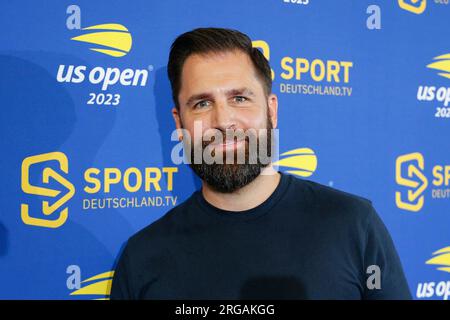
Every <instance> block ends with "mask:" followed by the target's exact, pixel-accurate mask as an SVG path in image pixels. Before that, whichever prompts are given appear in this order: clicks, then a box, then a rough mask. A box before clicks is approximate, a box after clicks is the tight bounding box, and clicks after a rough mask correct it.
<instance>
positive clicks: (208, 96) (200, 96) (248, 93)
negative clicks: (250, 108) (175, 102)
mask: <svg viewBox="0 0 450 320" xmlns="http://www.w3.org/2000/svg"><path fill="white" fill-rule="evenodd" d="M225 94H226V95H227V96H238V95H246V96H252V97H253V96H255V94H254V93H253V91H252V90H250V89H249V88H246V87H243V88H238V89H230V90H228V91H226V92H225ZM212 98H213V94H212V93H209V92H204V93H199V94H194V95H192V96H190V97H189V99H188V100H187V102H186V105H187V106H189V105H191V104H192V103H193V102H194V101H198V100H203V99H212Z"/></svg>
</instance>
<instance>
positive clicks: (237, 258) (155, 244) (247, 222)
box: [111, 172, 411, 299]
mask: <svg viewBox="0 0 450 320" xmlns="http://www.w3.org/2000/svg"><path fill="white" fill-rule="evenodd" d="M280 173H281V172H280ZM372 265H376V266H378V267H379V271H380V272H379V275H380V277H378V280H380V281H379V282H376V281H377V279H376V277H375V276H374V277H372V278H370V279H369V277H370V276H371V275H374V274H375V273H376V272H377V271H376V270H375V271H374V269H370V268H369V266H372ZM368 268H369V270H368ZM368 279H369V280H370V281H369V282H370V283H372V286H371V288H372V289H369V287H368V285H367V281H368ZM376 283H378V285H377V286H378V287H381V288H380V289H378V288H377V287H375V288H373V286H374V284H376ZM111 299H411V294H410V291H409V288H408V285H407V282H406V279H405V276H404V273H403V270H402V266H401V263H400V260H399V257H398V255H397V252H396V250H395V247H394V244H393V242H392V240H391V238H390V236H389V233H388V231H387V229H386V227H385V226H384V224H383V222H382V221H381V219H380V218H379V216H378V215H377V213H376V211H375V210H374V208H373V206H372V204H371V202H370V201H369V200H367V199H364V198H361V197H358V196H355V195H352V194H349V193H345V192H342V191H338V190H336V189H333V188H330V187H327V186H324V185H321V184H318V183H315V182H312V181H309V180H306V179H299V178H296V177H294V176H292V175H288V174H285V173H281V180H280V183H279V184H278V186H277V188H276V189H275V191H274V192H273V193H272V195H271V196H270V197H269V198H268V199H267V200H266V201H264V202H263V203H261V204H260V205H258V206H257V207H255V208H252V209H249V210H245V211H240V212H232V211H226V210H222V209H219V208H216V207H214V206H213V205H211V204H210V203H208V202H207V201H206V200H205V199H204V197H203V195H202V192H201V190H198V191H195V192H194V193H193V194H192V195H191V196H190V197H189V198H188V199H187V200H186V201H185V202H183V203H182V204H180V205H178V206H176V207H175V208H173V209H171V210H170V211H169V212H167V213H166V214H165V215H164V216H163V217H161V218H160V219H158V220H156V221H155V222H153V223H152V224H150V225H149V226H147V227H146V228H144V229H143V230H141V231H139V232H138V233H136V234H135V235H134V236H132V237H131V238H130V239H129V240H128V242H127V245H126V246H125V249H124V251H123V253H122V255H121V257H120V259H119V262H118V265H117V268H116V270H115V275H114V278H113V283H112V290H111Z"/></svg>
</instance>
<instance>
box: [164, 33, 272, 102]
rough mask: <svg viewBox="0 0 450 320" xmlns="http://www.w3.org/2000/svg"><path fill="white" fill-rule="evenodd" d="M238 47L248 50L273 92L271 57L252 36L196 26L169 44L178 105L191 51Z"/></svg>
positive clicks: (170, 73) (171, 77)
mask: <svg viewBox="0 0 450 320" xmlns="http://www.w3.org/2000/svg"><path fill="white" fill-rule="evenodd" d="M235 50H239V51H242V52H244V53H246V54H247V56H248V57H249V58H250V60H251V61H252V63H253V66H254V68H255V71H256V75H257V77H258V78H259V80H260V81H261V83H262V85H263V88H264V93H265V94H266V96H268V95H269V94H270V93H271V92H272V77H271V76H272V74H271V69H270V65H269V61H267V59H266V58H265V57H264V55H263V54H262V53H261V51H259V50H258V49H256V48H253V46H252V40H251V39H250V38H249V37H248V36H247V35H245V34H243V33H242V32H240V31H237V30H233V29H223V28H197V29H194V30H192V31H189V32H186V33H183V34H181V35H180V36H178V37H177V38H176V39H175V41H174V42H173V43H172V46H171V47H170V54H169V62H168V65H167V73H168V76H169V80H170V84H171V86H172V98H173V101H174V103H175V106H176V107H177V108H178V109H179V107H180V105H179V101H178V94H179V92H180V89H181V71H182V70H183V65H184V63H185V61H186V59H187V58H188V57H189V56H190V55H192V54H209V53H224V52H230V51H235Z"/></svg>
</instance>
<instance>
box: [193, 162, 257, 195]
mask: <svg viewBox="0 0 450 320" xmlns="http://www.w3.org/2000/svg"><path fill="white" fill-rule="evenodd" d="M190 167H191V168H192V170H193V171H194V172H195V173H196V174H197V176H198V177H199V178H200V179H202V180H203V181H204V182H206V183H207V184H208V185H209V186H210V187H211V188H212V189H213V190H215V191H217V192H222V193H232V192H234V191H236V190H239V189H241V188H242V187H244V186H246V185H248V184H249V183H251V182H252V181H253V180H255V179H256V178H257V177H258V176H259V175H260V174H261V171H262V169H263V168H264V167H265V165H262V164H190Z"/></svg>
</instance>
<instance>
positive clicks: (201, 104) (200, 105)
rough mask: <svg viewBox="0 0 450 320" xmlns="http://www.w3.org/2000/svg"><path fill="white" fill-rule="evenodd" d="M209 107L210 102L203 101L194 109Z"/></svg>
mask: <svg viewBox="0 0 450 320" xmlns="http://www.w3.org/2000/svg"><path fill="white" fill-rule="evenodd" d="M207 106H209V101H207V100H203V101H200V102H197V103H196V104H195V105H194V109H197V108H204V107H207Z"/></svg>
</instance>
